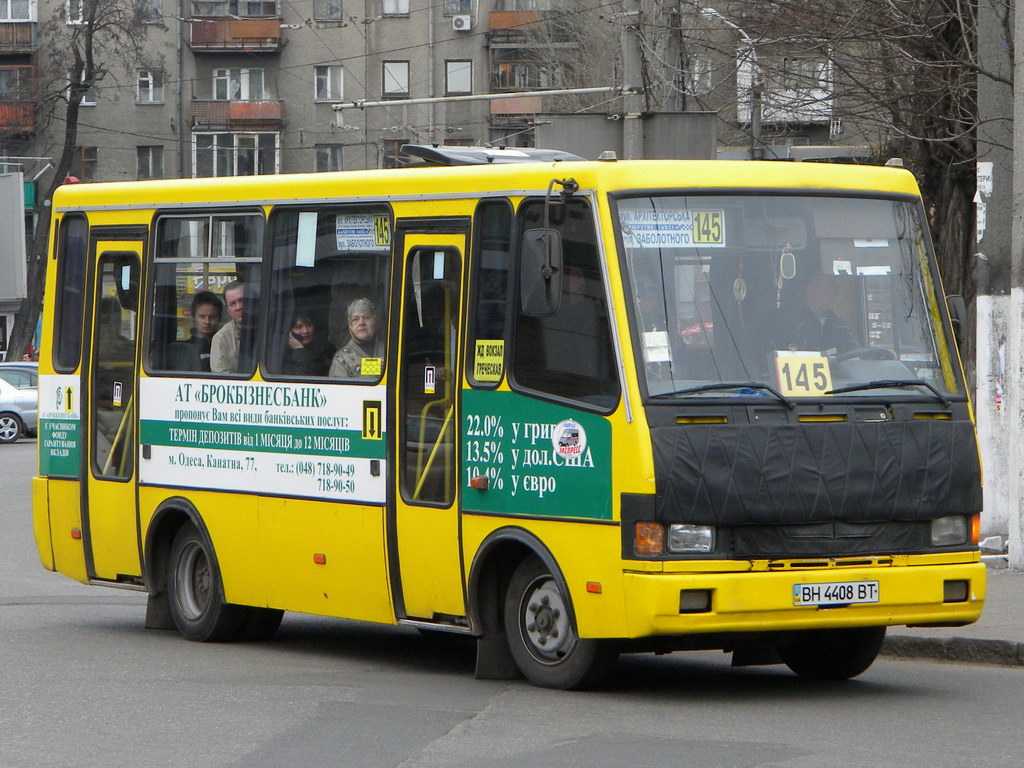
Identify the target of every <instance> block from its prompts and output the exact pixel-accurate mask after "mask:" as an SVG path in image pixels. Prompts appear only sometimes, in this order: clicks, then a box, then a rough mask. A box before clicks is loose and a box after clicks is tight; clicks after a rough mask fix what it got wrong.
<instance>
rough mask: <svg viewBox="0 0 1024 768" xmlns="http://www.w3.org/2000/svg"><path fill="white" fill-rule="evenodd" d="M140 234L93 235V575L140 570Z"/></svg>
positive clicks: (133, 577)
mask: <svg viewBox="0 0 1024 768" xmlns="http://www.w3.org/2000/svg"><path fill="white" fill-rule="evenodd" d="M142 246H143V244H142V241H141V240H134V239H132V240H113V239H110V240H103V239H96V238H95V236H94V240H93V254H94V255H95V256H96V257H97V258H95V259H94V260H93V264H95V270H96V271H95V276H94V280H93V283H92V284H93V286H94V291H93V296H92V302H91V305H92V308H93V311H92V318H91V321H92V322H91V329H92V333H91V335H90V336H89V338H91V340H92V343H91V348H90V354H89V367H88V378H87V381H86V382H84V383H85V384H86V388H87V391H86V401H85V402H86V407H85V408H84V417H85V424H84V425H83V426H84V434H85V435H86V436H87V438H86V439H87V444H88V452H87V458H86V461H85V464H86V466H85V467H83V471H84V473H85V482H84V483H83V493H84V495H85V498H84V499H83V503H82V511H83V519H82V522H83V527H84V529H85V530H84V532H83V533H84V536H85V539H86V542H85V543H86V566H87V569H88V572H89V576H90V577H91V578H94V579H100V580H104V581H119V582H124V583H133V582H136V581H137V577H139V576H140V574H141V569H140V564H139V526H138V514H137V509H136V495H135V464H136V453H137V439H136V424H137V421H138V418H137V412H138V411H137V409H138V404H137V402H136V399H135V393H136V390H135V381H136V376H135V374H136V370H135V366H136V363H135V359H136V340H137V339H138V326H137V320H138V303H139V284H140V283H139V273H140V254H141V253H142Z"/></svg>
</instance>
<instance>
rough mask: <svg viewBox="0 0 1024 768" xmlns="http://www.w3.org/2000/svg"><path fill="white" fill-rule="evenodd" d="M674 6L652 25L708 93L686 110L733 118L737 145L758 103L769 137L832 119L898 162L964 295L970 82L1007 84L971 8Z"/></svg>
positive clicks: (931, 4) (684, 1) (865, 3)
mask: <svg viewBox="0 0 1024 768" xmlns="http://www.w3.org/2000/svg"><path fill="white" fill-rule="evenodd" d="M655 5H662V4H660V3H655ZM678 7H679V9H680V11H681V12H680V14H679V17H678V22H677V23H673V22H669V23H668V24H666V20H665V19H662V18H658V17H657V16H653V17H651V18H650V23H651V27H652V28H654V29H658V30H660V31H661V33H663V34H667V33H670V32H673V31H674V32H677V33H678V35H679V40H680V42H679V45H680V52H681V56H680V60H679V67H680V69H682V70H684V71H685V68H686V67H687V66H689V68H690V72H689V73H688V74H689V75H690V78H689V80H688V81H684V82H694V80H697V81H700V80H701V78H702V77H703V83H704V86H705V88H704V89H700V88H694V89H693V90H692V91H691V92H690V93H689V94H688V95H689V97H690V99H691V101H692V103H695V104H697V105H699V106H709V107H710V108H713V109H717V110H720V112H721V114H722V115H723V117H726V118H727V116H729V115H730V113H731V115H733V117H732V119H731V121H730V122H731V123H732V125H731V128H732V130H733V136H734V137H735V136H738V135H740V134H742V133H747V136H748V138H749V131H750V130H751V128H752V122H753V112H754V109H755V108H754V106H753V104H754V102H755V101H759V102H760V103H759V104H758V105H757V107H758V109H759V111H760V112H761V117H762V118H763V120H762V122H763V124H764V130H765V135H766V136H767V135H771V134H772V133H773V132H774V133H775V134H778V135H782V136H784V135H785V133H786V132H787V131H791V130H793V128H794V127H797V128H804V129H806V127H807V126H806V125H800V123H801V122H804V123H811V122H818V123H821V122H823V116H824V115H829V116H830V118H824V122H826V123H827V122H828V121H829V119H830V120H834V121H838V122H835V123H832V125H833V127H835V126H838V125H842V126H843V127H844V129H845V130H847V131H852V132H853V133H854V135H853V136H851V135H849V133H848V134H847V135H844V136H843V141H844V142H853V141H863V142H864V143H866V144H868V145H869V146H870V147H871V148H872V150H873V153H874V158H873V159H874V160H875V161H882V160H884V159H887V158H889V157H900V158H902V160H903V161H904V163H905V164H906V166H907V167H908V168H909V169H910V170H911V171H912V172H913V173H914V174H915V176H916V177H917V179H918V183H919V184H920V186H921V190H922V193H923V195H924V199H925V204H926V207H927V211H928V216H929V219H930V224H931V231H932V235H933V238H934V240H935V244H936V250H937V253H938V258H939V265H940V269H941V272H942V276H943V279H944V282H945V287H946V289H947V290H949V291H951V292H959V293H963V294H964V295H965V296H966V297H967V298H968V299H970V298H971V297H973V294H974V283H973V275H972V270H971V267H970V264H971V260H970V258H969V256H970V254H971V251H972V219H971V212H972V208H971V203H972V198H973V196H974V191H975V168H974V162H975V158H976V143H975V141H976V136H975V134H976V129H977V127H978V120H979V118H978V109H977V99H976V88H977V79H978V78H979V77H988V78H992V79H993V80H997V81H1005V78H1003V76H1002V75H1000V74H999V73H997V72H994V71H986V70H985V69H983V68H982V66H981V64H980V61H979V58H978V55H977V17H976V7H975V6H974V5H973V4H971V3H963V2H958V0H929V1H928V2H925V1H924V0H852V1H844V2H838V3H837V2H835V1H834V0H799V1H797V0H744V1H743V2H736V0H722V2H720V3H716V4H715V6H714V7H712V6H710V5H709V4H708V3H707V2H705V1H704V0H681V2H680V3H678ZM666 27H667V28H666ZM1006 34H1007V35H1009V34H1010V29H1009V24H1008V23H1007V24H1006ZM1007 39H1009V37H1007ZM745 50H749V54H748V55H747V58H746V62H745V63H744V51H745ZM730 60H731V61H732V62H738V64H736V65H734V66H735V69H736V71H737V76H736V80H735V83H734V84H735V86H736V90H735V94H736V98H737V99H738V103H737V104H736V105H735V106H736V109H735V110H730V109H728V108H726V107H725V105H724V104H723V102H722V100H721V95H722V93H723V90H725V91H727V89H723V88H721V87H716V86H727V85H728V84H729V82H730V77H729V74H728V69H729V63H728V62H729V61H730ZM694 62H697V63H699V66H698V67H694V64H693V63H694ZM744 69H746V70H747V76H746V77H744ZM709 86H710V87H709ZM823 102H826V103H825V104H824V106H826V107H827V109H824V110H823V109H821V108H820V107H821V106H822V105H823V104H822V103H823ZM801 114H803V115H804V116H805V118H804V120H803V121H801V120H800V115H801ZM725 134H726V136H728V131H726V132H725Z"/></svg>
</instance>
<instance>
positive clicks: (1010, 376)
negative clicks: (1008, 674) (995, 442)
mask: <svg viewBox="0 0 1024 768" xmlns="http://www.w3.org/2000/svg"><path fill="white" fill-rule="evenodd" d="M1014 17H1015V18H1014V24H1013V38H1014V49H1015V50H1016V51H1018V52H1019V51H1024V13H1016V14H1014ZM1013 73H1014V78H1013V229H1012V233H1011V243H1010V262H1011V264H1010V316H1009V322H1008V323H1007V326H1008V330H1009V337H1010V344H1009V353H1010V354H1009V360H1008V364H1007V366H1006V374H1007V382H1006V395H1007V397H1006V399H1007V403H1006V405H1007V409H1008V413H1009V415H1010V418H1009V419H1007V423H1008V425H1009V427H1010V446H1011V448H1010V494H1009V499H1008V504H1009V505H1010V509H1009V523H1010V524H1009V529H1010V530H1009V534H1010V536H1009V552H1010V558H1009V559H1010V567H1011V568H1012V569H1013V570H1015V571H1024V515H1022V513H1021V498H1022V496H1024V480H1022V478H1021V472H1024V397H1022V394H1024V393H1022V391H1021V385H1022V383H1024V56H1017V57H1015V60H1014V62H1013Z"/></svg>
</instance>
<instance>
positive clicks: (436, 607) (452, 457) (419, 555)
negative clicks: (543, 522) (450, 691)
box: [391, 234, 466, 626]
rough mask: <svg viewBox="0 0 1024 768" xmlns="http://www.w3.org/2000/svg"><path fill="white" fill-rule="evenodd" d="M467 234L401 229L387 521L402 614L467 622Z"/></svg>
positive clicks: (438, 620) (451, 623) (419, 618)
mask: <svg viewBox="0 0 1024 768" xmlns="http://www.w3.org/2000/svg"><path fill="white" fill-rule="evenodd" d="M465 244H466V236H465V234H444V235H442V234H406V235H405V239H404V246H403V251H402V252H403V253H404V255H405V258H404V269H403V280H402V288H401V307H402V311H401V327H400V334H399V336H400V342H399V348H398V358H397V360H398V369H397V371H398V374H397V375H398V378H397V387H395V391H397V393H398V401H397V403H396V404H395V407H394V408H393V411H392V412H393V413H394V414H396V418H397V429H398V440H397V442H396V448H395V451H396V458H397V465H398V471H397V473H396V477H395V483H396V486H397V487H396V488H395V493H394V497H393V498H394V499H395V505H394V518H393V521H392V522H393V525H392V526H391V530H392V532H393V534H392V536H393V538H392V540H391V545H392V546H391V551H392V563H393V565H392V573H393V574H395V565H394V563H395V561H397V576H398V578H397V583H395V584H394V588H395V589H394V591H395V597H396V600H395V603H396V608H397V612H398V615H399V618H405V619H410V620H421V621H429V622H439V623H443V624H448V625H456V626H458V625H463V624H464V623H465V622H464V617H465V615H466V607H465V606H466V601H465V593H464V584H463V576H462V574H463V567H462V557H461V547H460V543H459V538H460V537H459V514H458V498H457V495H458V487H459V484H458V461H459V457H458V451H457V441H456V435H457V434H458V425H459V390H460V384H461V378H460V374H459V371H460V366H459V360H458V355H459V344H458V338H459V336H458V331H459V326H460V322H459V319H460V315H461V313H460V306H461V300H462V257H461V255H462V253H464V252H465Z"/></svg>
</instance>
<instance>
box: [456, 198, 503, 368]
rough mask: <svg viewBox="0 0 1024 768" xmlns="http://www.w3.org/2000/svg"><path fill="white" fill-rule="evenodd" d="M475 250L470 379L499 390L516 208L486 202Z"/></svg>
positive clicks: (475, 236)
mask: <svg viewBox="0 0 1024 768" xmlns="http://www.w3.org/2000/svg"><path fill="white" fill-rule="evenodd" d="M473 249H474V258H473V262H472V263H473V277H472V280H473V283H472V288H471V291H472V295H471V297H470V300H469V307H470V308H471V309H470V311H471V312H472V313H473V314H472V317H471V319H470V322H469V327H470V329H471V332H470V333H471V335H470V339H469V346H468V347H467V350H468V354H467V355H466V375H467V377H468V378H469V380H470V381H471V382H473V383H474V384H475V385H478V386H481V387H496V386H498V383H499V382H500V381H501V378H502V376H503V375H504V372H505V340H506V338H507V336H508V334H507V329H508V315H509V295H510V290H509V287H510V284H511V283H510V279H509V276H510V275H511V273H512V206H511V205H510V204H509V202H508V201H507V200H485V201H484V202H482V203H480V205H479V206H478V207H477V209H476V215H475V216H474V217H473Z"/></svg>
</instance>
